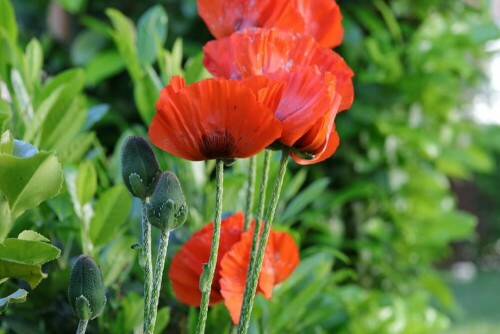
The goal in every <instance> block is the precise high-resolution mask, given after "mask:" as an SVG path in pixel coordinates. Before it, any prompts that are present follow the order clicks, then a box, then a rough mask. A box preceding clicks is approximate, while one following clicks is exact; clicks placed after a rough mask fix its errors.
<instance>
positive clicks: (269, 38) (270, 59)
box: [203, 28, 354, 111]
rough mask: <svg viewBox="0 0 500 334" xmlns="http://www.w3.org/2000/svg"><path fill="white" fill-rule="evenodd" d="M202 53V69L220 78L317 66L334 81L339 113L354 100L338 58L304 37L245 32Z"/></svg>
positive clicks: (346, 71) (349, 76)
mask: <svg viewBox="0 0 500 334" xmlns="http://www.w3.org/2000/svg"><path fill="white" fill-rule="evenodd" d="M203 52H204V59H203V64H204V65H205V67H206V68H207V69H208V70H209V71H210V73H212V74H213V75H214V76H216V77H223V78H232V79H240V78H244V77H247V76H252V75H266V76H267V75H268V74H269V73H273V72H276V71H279V70H284V71H291V70H293V69H297V68H304V67H310V66H317V68H318V69H319V71H320V72H321V73H322V74H325V73H327V72H330V73H331V74H333V75H334V76H335V78H336V87H335V90H336V92H337V93H338V94H339V95H340V96H341V98H342V100H341V102H340V107H339V111H343V110H346V109H349V108H350V107H351V105H352V102H353V100H354V88H353V84H352V77H353V75H354V73H353V71H352V70H351V69H350V68H349V66H348V65H347V64H346V62H345V61H344V59H343V58H342V57H341V56H339V55H338V54H337V53H335V52H334V51H332V50H330V49H328V48H325V47H323V46H321V45H320V44H318V43H317V42H316V41H315V40H314V38H312V37H311V36H308V35H301V34H295V33H291V32H289V31H283V30H280V29H257V28H253V29H245V30H244V31H239V32H236V33H234V34H232V35H231V36H230V37H227V38H223V39H220V40H215V41H210V42H208V43H207V44H206V45H205V46H204V47H203Z"/></svg>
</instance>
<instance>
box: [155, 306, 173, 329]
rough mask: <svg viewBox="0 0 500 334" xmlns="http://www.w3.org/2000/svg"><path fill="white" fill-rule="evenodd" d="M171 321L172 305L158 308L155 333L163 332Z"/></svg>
mask: <svg viewBox="0 0 500 334" xmlns="http://www.w3.org/2000/svg"><path fill="white" fill-rule="evenodd" d="M169 322H170V307H168V306H165V307H162V308H161V309H159V310H158V314H157V316H156V324H155V329H154V332H153V333H154V334H161V333H163V331H164V329H165V328H166V327H167V325H168V323H169Z"/></svg>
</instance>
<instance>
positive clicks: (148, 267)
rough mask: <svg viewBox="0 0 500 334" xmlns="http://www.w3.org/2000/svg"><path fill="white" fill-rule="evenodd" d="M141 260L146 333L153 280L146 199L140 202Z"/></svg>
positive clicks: (149, 226)
mask: <svg viewBox="0 0 500 334" xmlns="http://www.w3.org/2000/svg"><path fill="white" fill-rule="evenodd" d="M141 254H142V262H143V266H144V268H143V269H144V324H143V331H144V333H146V324H147V323H148V317H149V314H150V306H151V305H150V304H151V285H152V284H153V283H152V282H153V280H152V277H151V273H152V271H153V264H152V263H151V262H152V260H151V225H149V222H148V218H147V215H146V201H143V202H142V253H141Z"/></svg>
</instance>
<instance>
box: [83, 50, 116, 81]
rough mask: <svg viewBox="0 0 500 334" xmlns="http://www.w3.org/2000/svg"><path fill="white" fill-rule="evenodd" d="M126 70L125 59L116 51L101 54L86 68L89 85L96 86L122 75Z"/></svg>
mask: <svg viewBox="0 0 500 334" xmlns="http://www.w3.org/2000/svg"><path fill="white" fill-rule="evenodd" d="M124 68H125V62H124V60H123V57H122V56H121V55H120V53H118V52H117V51H116V50H110V51H105V52H102V53H99V54H98V55H97V56H95V57H93V58H92V60H90V62H89V63H88V64H87V66H86V67H85V71H86V72H87V85H90V86H95V85H97V84H98V83H100V82H101V81H103V80H105V79H107V78H109V77H112V76H113V75H115V74H118V73H120V72H121V71H122V70H123V69H124Z"/></svg>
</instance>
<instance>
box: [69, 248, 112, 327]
mask: <svg viewBox="0 0 500 334" xmlns="http://www.w3.org/2000/svg"><path fill="white" fill-rule="evenodd" d="M68 298H69V303H70V304H71V307H72V308H73V311H75V313H76V315H77V316H78V318H79V319H81V320H89V319H94V318H96V317H98V316H100V315H101V314H102V311H103V310H104V305H106V292H105V289H104V284H103V282H102V275H101V271H100V269H99V267H98V266H97V264H96V263H95V262H94V260H92V258H91V257H90V256H86V255H82V256H80V257H79V258H78V260H77V261H76V263H75V265H74V266H73V269H71V275H70V278H69V289H68Z"/></svg>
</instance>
